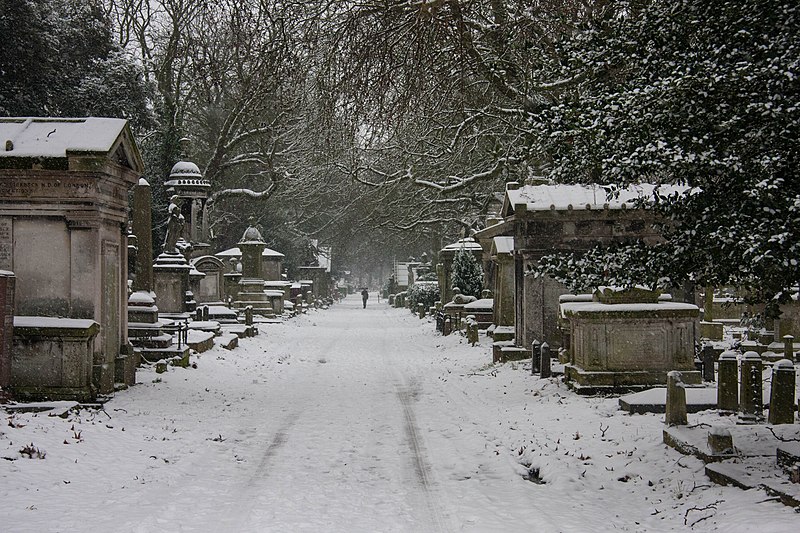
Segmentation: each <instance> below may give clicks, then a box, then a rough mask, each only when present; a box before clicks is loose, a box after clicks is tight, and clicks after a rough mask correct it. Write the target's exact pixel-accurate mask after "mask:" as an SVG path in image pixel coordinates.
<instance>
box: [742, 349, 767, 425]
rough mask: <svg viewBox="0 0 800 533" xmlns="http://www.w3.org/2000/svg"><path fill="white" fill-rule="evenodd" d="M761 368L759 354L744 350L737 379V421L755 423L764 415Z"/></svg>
mask: <svg viewBox="0 0 800 533" xmlns="http://www.w3.org/2000/svg"><path fill="white" fill-rule="evenodd" d="M761 369H762V363H761V356H760V355H758V353H757V352H752V351H751V352H745V353H744V354H743V355H742V365H741V378H740V381H739V421H740V422H741V423H745V424H752V423H756V422H758V421H759V420H761V419H762V418H763V416H764V408H763V399H762V396H761V393H762V383H761V379H762V378H761Z"/></svg>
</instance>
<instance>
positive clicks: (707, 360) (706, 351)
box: [701, 344, 716, 381]
mask: <svg viewBox="0 0 800 533" xmlns="http://www.w3.org/2000/svg"><path fill="white" fill-rule="evenodd" d="M701 357H702V361H703V381H715V379H716V376H715V374H714V347H713V346H711V345H710V344H705V345H703V349H702V352H701Z"/></svg>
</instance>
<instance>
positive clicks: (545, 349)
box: [539, 342, 553, 378]
mask: <svg viewBox="0 0 800 533" xmlns="http://www.w3.org/2000/svg"><path fill="white" fill-rule="evenodd" d="M541 350H542V355H541V358H540V359H539V377H540V378H549V377H550V376H552V375H553V372H552V371H551V370H550V345H549V344H547V343H546V342H543V343H542V347H541Z"/></svg>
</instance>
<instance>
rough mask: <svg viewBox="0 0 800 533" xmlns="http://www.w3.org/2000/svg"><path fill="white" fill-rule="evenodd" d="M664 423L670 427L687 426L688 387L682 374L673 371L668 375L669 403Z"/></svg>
mask: <svg viewBox="0 0 800 533" xmlns="http://www.w3.org/2000/svg"><path fill="white" fill-rule="evenodd" d="M664 423H665V424H667V425H668V426H685V425H686V424H688V420H687V418H686V385H685V384H684V382H683V377H682V376H681V373H680V372H678V371H677V370H673V371H671V372H669V373H667V403H666V416H665V417H664Z"/></svg>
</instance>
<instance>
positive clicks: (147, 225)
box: [131, 178, 153, 292]
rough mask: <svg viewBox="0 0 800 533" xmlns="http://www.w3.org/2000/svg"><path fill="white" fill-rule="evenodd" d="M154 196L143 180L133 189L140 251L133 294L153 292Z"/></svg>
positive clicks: (134, 214) (135, 232) (134, 222)
mask: <svg viewBox="0 0 800 533" xmlns="http://www.w3.org/2000/svg"><path fill="white" fill-rule="evenodd" d="M152 205H153V196H152V193H151V190H150V184H149V183H148V182H147V180H146V179H144V178H141V179H140V180H139V183H138V185H136V186H135V187H134V188H133V211H132V213H131V217H132V218H133V222H132V223H131V229H132V230H133V234H134V235H136V243H137V247H138V249H139V251H138V252H137V254H136V257H137V262H136V277H135V278H134V279H133V285H132V287H131V288H132V289H133V292H137V291H147V292H153V233H152V230H153V219H152Z"/></svg>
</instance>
